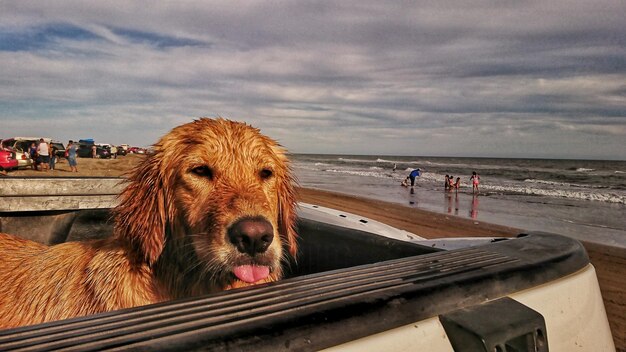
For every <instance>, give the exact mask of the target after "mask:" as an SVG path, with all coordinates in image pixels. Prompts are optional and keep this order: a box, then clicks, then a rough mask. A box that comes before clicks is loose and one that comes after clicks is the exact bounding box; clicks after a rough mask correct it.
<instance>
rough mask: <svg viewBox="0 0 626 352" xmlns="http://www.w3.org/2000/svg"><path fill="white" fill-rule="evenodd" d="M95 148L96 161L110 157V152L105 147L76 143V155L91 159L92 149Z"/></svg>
mask: <svg viewBox="0 0 626 352" xmlns="http://www.w3.org/2000/svg"><path fill="white" fill-rule="evenodd" d="M94 146H95V147H96V158H98V159H108V158H110V157H111V152H110V151H109V150H108V149H106V148H105V147H100V146H97V145H95V144H93V143H91V144H89V143H81V142H79V143H78V149H77V150H76V155H77V156H79V157H81V158H91V157H92V155H91V154H92V147H94Z"/></svg>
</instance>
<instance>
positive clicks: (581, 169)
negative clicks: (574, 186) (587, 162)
mask: <svg viewBox="0 0 626 352" xmlns="http://www.w3.org/2000/svg"><path fill="white" fill-rule="evenodd" d="M576 171H577V172H591V171H596V170H595V169H588V168H585V167H579V168H577V169H576Z"/></svg>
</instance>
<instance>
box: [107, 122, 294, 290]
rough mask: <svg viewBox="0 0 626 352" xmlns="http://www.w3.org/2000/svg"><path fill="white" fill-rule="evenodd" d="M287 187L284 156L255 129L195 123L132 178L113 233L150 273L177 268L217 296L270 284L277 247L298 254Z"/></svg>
mask: <svg viewBox="0 0 626 352" xmlns="http://www.w3.org/2000/svg"><path fill="white" fill-rule="evenodd" d="M293 182H294V180H293V177H292V174H291V171H290V167H289V163H288V160H287V158H286V156H285V152H284V150H283V148H282V147H280V146H279V145H278V144H277V143H276V142H275V141H273V140H272V139H270V138H268V137H266V136H264V135H262V134H261V133H260V131H259V130H258V129H255V128H253V127H251V126H249V125H246V124H243V123H238V122H233V121H229V120H224V119H215V120H213V119H207V118H202V119H199V120H196V121H194V122H191V123H188V124H185V125H182V126H179V127H176V128H174V129H173V130H172V131H171V132H170V133H168V134H167V135H165V136H164V137H162V138H161V140H160V141H159V142H158V143H157V144H155V145H154V152H153V153H151V154H149V155H148V156H147V157H146V158H145V159H144V160H143V161H142V162H141V163H140V164H139V165H138V166H137V167H136V168H135V169H134V170H133V172H132V173H131V174H130V176H129V184H128V186H127V187H126V188H125V190H124V191H123V192H122V193H121V195H120V204H119V205H118V207H117V208H116V209H115V211H114V213H115V219H116V224H115V234H116V236H117V238H118V239H119V240H122V241H125V242H126V243H129V244H130V245H131V247H132V248H133V250H134V251H135V252H136V253H138V255H139V257H140V258H142V260H143V261H145V262H146V263H148V265H151V266H152V265H155V264H156V263H157V262H159V261H164V260H172V261H175V262H176V263H175V265H176V266H178V267H179V269H181V270H183V271H184V270H189V271H192V270H196V271H197V270H200V271H202V272H203V275H202V276H203V277H205V278H207V279H208V280H210V281H211V282H210V283H208V284H209V285H212V287H214V288H216V289H228V288H231V287H239V286H247V285H249V284H253V283H259V282H269V281H274V280H277V279H279V278H280V277H281V274H282V271H281V260H282V259H284V253H283V251H284V248H287V249H288V251H289V252H290V253H291V254H292V255H293V256H295V253H296V234H295V231H294V224H295V206H296V199H295V195H294V188H293ZM165 252H167V253H168V256H169V257H168V258H165V255H164V253H165ZM172 257H174V258H172ZM184 265H189V266H193V267H192V268H180V267H181V266H184Z"/></svg>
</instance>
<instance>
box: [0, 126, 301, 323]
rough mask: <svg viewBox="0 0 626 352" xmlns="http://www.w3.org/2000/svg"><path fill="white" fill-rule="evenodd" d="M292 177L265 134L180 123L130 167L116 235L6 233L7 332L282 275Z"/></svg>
mask: <svg viewBox="0 0 626 352" xmlns="http://www.w3.org/2000/svg"><path fill="white" fill-rule="evenodd" d="M293 182H294V180H293V177H292V174H291V171H290V167H289V163H288V160H287V157H286V156H285V151H284V150H283V148H282V147H281V146H280V145H278V144H277V142H275V141H274V140H272V139H270V138H268V137H266V136H264V135H262V134H261V133H260V131H259V130H258V129H255V128H253V127H250V126H249V125H246V124H243V123H238V122H233V121H229V120H225V119H208V118H202V119H199V120H196V121H193V122H191V123H187V124H185V125H182V126H179V127H176V128H174V129H173V130H172V131H171V132H170V133H168V134H167V135H165V136H164V137H162V138H161V139H160V140H159V142H158V143H157V144H155V145H154V153H152V154H149V155H148V156H147V157H146V158H145V159H143V160H142V162H141V163H140V164H138V165H137V166H136V167H135V169H134V170H132V171H131V172H130V174H129V178H128V184H127V186H126V188H125V189H124V190H123V191H122V193H121V194H120V196H119V205H118V206H117V207H115V208H114V209H113V219H114V231H113V235H112V236H111V237H110V238H108V239H102V240H94V241H85V242H66V243H63V244H59V245H55V246H45V245H42V244H39V243H35V242H32V241H28V240H24V239H20V238H17V237H14V236H11V235H7V234H0V283H1V284H0V327H2V328H7V327H15V326H20V325H30V324H36V323H42V322H46V321H51V320H58V319H65V318H71V317H76V316H83V315H87V314H93V313H98V312H106V311H111V310H116V309H122V308H129V307H135V306H140V305H146V304H151V303H156V302H162V301H166V300H172V299H177V298H182V297H190V296H196V295H201V294H206V293H211V292H217V291H221V290H228V289H231V288H237V287H243V286H248V285H253V284H258V283H266V282H272V281H276V280H279V279H280V278H281V275H282V270H281V264H282V263H281V262H282V261H283V260H285V259H286V258H287V256H288V254H287V253H291V255H293V256H295V253H296V250H297V249H296V233H295V230H294V227H295V216H296V214H295V207H296V200H295V194H294V187H293Z"/></svg>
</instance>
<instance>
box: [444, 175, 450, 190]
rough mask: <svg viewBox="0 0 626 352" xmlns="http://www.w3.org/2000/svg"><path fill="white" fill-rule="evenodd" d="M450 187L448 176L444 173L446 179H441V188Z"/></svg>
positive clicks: (446, 188)
mask: <svg viewBox="0 0 626 352" xmlns="http://www.w3.org/2000/svg"><path fill="white" fill-rule="evenodd" d="M448 187H450V176H448V175H447V174H446V179H445V180H444V181H443V188H444V189H445V190H446V191H447V190H448Z"/></svg>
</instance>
